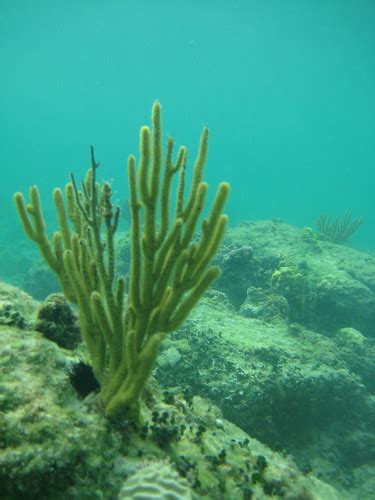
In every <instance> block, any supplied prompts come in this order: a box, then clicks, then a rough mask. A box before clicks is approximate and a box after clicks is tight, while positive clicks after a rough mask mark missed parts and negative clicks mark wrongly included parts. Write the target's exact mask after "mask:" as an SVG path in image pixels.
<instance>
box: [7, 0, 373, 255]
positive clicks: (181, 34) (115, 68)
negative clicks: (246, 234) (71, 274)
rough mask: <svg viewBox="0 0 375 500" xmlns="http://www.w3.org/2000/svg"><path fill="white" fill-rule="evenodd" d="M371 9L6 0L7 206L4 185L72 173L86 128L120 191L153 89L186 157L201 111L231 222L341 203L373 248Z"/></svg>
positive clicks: (84, 157) (47, 181) (289, 217)
mask: <svg viewBox="0 0 375 500" xmlns="http://www.w3.org/2000/svg"><path fill="white" fill-rule="evenodd" d="M374 21H375V4H374V2H373V1H371V0H369V1H364V0H355V1H354V0H340V1H336V0H335V1H333V0H327V1H316V2H311V1H302V0H298V1H297V0H288V1H283V2H281V1H276V0H270V1H268V2H264V1H260V0H257V1H255V0H253V1H245V0H239V1H235V0H233V1H231V2H224V1H215V2H214V1H208V0H206V1H203V2H197V1H193V2H186V1H179V0H174V1H166V0H163V1H157V2H151V1H145V0H141V1H139V0H137V1H109V2H102V1H95V0H94V1H84V0H80V1H78V2H77V1H72V0H71V1H64V2H62V1H59V0H57V1H54V2H51V1H41V0H36V1H27V0H22V1H20V0H12V1H10V0H2V1H1V11H0V37H1V44H0V57H1V74H2V77H1V79H0V100H1V116H0V126H1V130H2V134H1V139H0V157H1V164H2V193H1V205H2V214H3V217H4V219H5V220H6V222H7V223H8V222H9V221H11V222H12V221H13V220H14V221H15V220H16V219H15V216H14V209H13V205H12V201H11V195H12V193H13V192H14V191H16V190H25V189H26V188H27V187H28V186H29V185H30V184H34V183H36V184H38V185H39V187H40V189H41V191H42V193H43V197H44V199H45V200H47V202H48V203H49V199H50V194H49V193H50V191H51V189H52V188H53V187H55V186H58V185H62V184H63V183H65V181H66V180H67V176H68V174H69V172H70V171H71V170H74V171H75V172H76V174H77V175H78V176H81V175H83V173H84V172H85V170H86V168H87V166H88V151H89V145H90V144H94V145H95V148H96V154H97V157H98V160H100V161H101V164H102V167H103V168H102V171H101V173H102V176H103V178H110V179H113V181H114V189H115V190H117V191H118V193H119V196H121V195H122V194H125V193H126V188H125V186H126V184H125V182H126V180H125V177H124V164H125V161H126V158H127V155H128V154H129V153H133V152H137V147H138V146H137V144H138V130H139V127H140V125H142V124H144V123H147V122H148V120H149V113H150V108H151V105H152V102H153V101H154V100H155V99H159V100H160V101H161V102H162V105H163V111H164V129H165V132H166V133H171V134H172V135H173V137H174V138H175V139H176V141H177V142H178V143H179V144H180V143H184V144H186V145H187V146H188V147H189V148H190V149H191V150H192V152H191V157H192V156H193V154H194V153H193V152H194V150H195V148H196V146H197V140H198V135H199V133H200V131H201V129H202V127H203V126H204V125H208V126H209V128H210V131H211V141H210V156H209V162H208V166H207V179H208V180H209V182H211V183H212V184H213V185H214V184H216V183H217V182H218V181H220V180H227V181H229V182H230V183H231V185H232V196H231V200H230V205H229V214H230V216H231V220H232V222H235V221H238V220H242V219H267V218H273V217H274V218H279V219H282V220H284V221H285V222H287V223H290V224H293V225H298V226H300V227H304V226H313V225H314V220H315V219H316V217H317V216H318V215H319V214H320V213H321V212H329V213H332V214H334V215H342V214H343V213H344V212H345V210H347V209H348V210H351V212H352V214H353V216H355V217H359V216H362V217H364V220H365V222H364V224H363V225H362V227H361V228H360V229H359V231H358V233H357V234H356V235H355V236H354V238H353V239H352V242H353V244H355V245H356V246H358V247H359V248H363V249H369V250H373V249H374V248H375V210H374V202H373V193H374V183H375V147H374V130H375V93H374V83H375V59H374V57H373V48H374V46H375V30H374V29H373V28H374ZM3 234H8V233H6V231H5V232H3ZM17 234H18V233H17V232H16V229H14V232H12V235H13V237H14V238H16V235H17ZM19 236H20V238H21V237H22V238H23V236H21V230H19Z"/></svg>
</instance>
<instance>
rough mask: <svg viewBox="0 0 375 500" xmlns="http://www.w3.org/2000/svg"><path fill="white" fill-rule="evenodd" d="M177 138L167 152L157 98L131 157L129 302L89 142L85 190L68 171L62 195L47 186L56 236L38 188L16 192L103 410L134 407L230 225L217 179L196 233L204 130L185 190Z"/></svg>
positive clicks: (212, 270) (113, 211)
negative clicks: (72, 315)
mask: <svg viewBox="0 0 375 500" xmlns="http://www.w3.org/2000/svg"><path fill="white" fill-rule="evenodd" d="M173 146H174V144H173V140H172V139H171V138H169V139H168V143H167V151H166V154H165V159H164V160H163V151H162V127H161V106H160V104H159V103H158V102H155V104H154V105H153V108H152V129H150V128H149V127H143V128H142V129H141V131H140V151H141V154H140V159H139V164H138V168H137V166H136V160H135V157H134V156H129V160H128V176H129V186H130V193H131V200H130V206H131V236H130V239H131V265H130V276H129V286H128V296H127V299H126V300H125V290H126V284H125V278H124V277H118V276H116V253H115V248H114V244H115V243H114V237H115V233H116V230H117V227H118V222H119V217H120V209H119V208H118V207H114V206H113V204H112V200H111V197H112V190H111V186H110V184H109V183H108V182H105V183H104V184H102V185H100V184H99V183H98V182H97V180H96V171H97V168H98V167H99V163H97V162H96V160H95V157H94V150H93V148H91V168H90V170H89V171H88V173H87V175H86V178H85V180H84V182H83V183H82V190H81V191H79V189H78V187H77V184H76V181H75V179H74V176H73V175H72V176H71V181H70V182H69V183H68V184H67V185H66V188H65V197H64V194H63V192H62V191H61V190H60V189H56V190H55V191H54V192H53V200H54V203H55V206H56V211H57V218H58V223H59V231H57V232H55V233H54V235H53V238H52V241H50V240H49V239H48V236H47V233H46V227H45V222H44V217H43V212H42V208H41V204H40V197H39V192H38V188H37V187H36V186H33V187H32V188H31V189H30V203H29V204H27V203H26V202H25V200H24V198H23V195H22V194H21V193H16V194H15V195H14V201H15V204H16V207H17V210H18V214H19V216H20V219H21V222H22V224H23V228H24V230H25V233H26V235H27V236H28V237H29V238H30V239H31V240H33V241H34V242H35V243H36V244H37V246H38V248H39V250H40V253H41V255H42V256H43V258H44V259H45V261H46V262H47V264H48V265H49V266H50V268H51V269H52V270H53V271H54V272H55V274H56V275H57V277H58V279H59V283H60V285H61V287H62V290H63V293H64V295H65V297H66V298H67V299H68V300H69V301H70V302H71V303H73V304H77V306H78V309H79V320H80V328H81V334H82V338H83V340H84V342H85V344H86V346H87V348H88V351H89V354H90V360H91V364H92V368H93V371H94V374H95V376H96V378H97V380H98V381H99V383H100V386H101V391H100V399H101V401H102V403H103V405H104V407H105V412H106V414H107V415H108V416H119V415H121V414H123V413H124V411H125V410H129V408H131V410H132V411H133V412H134V413H137V412H138V411H139V399H140V398H141V396H142V393H143V389H144V387H145V384H146V382H147V379H148V378H149V375H150V373H151V370H152V368H153V366H154V363H155V359H156V357H157V354H158V350H159V346H160V344H161V342H162V341H163V340H164V338H165V336H166V335H167V334H168V333H170V332H173V331H174V330H176V329H177V328H178V327H179V326H180V325H181V324H182V323H183V321H184V320H185V319H186V317H187V316H188V314H189V313H190V311H191V309H192V308H193V307H194V306H195V304H196V303H197V302H198V300H199V299H200V298H201V296H202V295H203V294H204V292H205V291H206V290H207V289H208V288H209V286H210V285H211V283H212V282H213V281H214V280H215V279H216V278H217V277H218V276H219V274H220V271H219V269H218V268H217V267H216V266H210V262H211V260H212V258H213V256H214V255H215V253H216V251H217V249H218V247H219V244H220V242H221V239H222V237H223V235H224V231H225V227H226V224H227V216H226V215H223V213H222V212H223V209H224V205H225V201H226V199H227V196H228V192H229V185H228V184H227V183H221V184H220V186H219V187H218V190H217V193H216V197H215V199H214V201H213V203H212V207H211V211H210V213H209V215H208V217H207V218H205V219H204V220H203V222H202V226H201V227H202V233H201V237H200V239H198V240H196V241H195V240H194V237H195V229H196V226H197V223H198V219H199V217H200V215H201V213H202V211H203V209H204V206H205V198H206V194H207V190H208V185H207V183H205V182H204V181H203V173H204V166H205V162H206V157H207V148H208V130H207V129H204V131H203V133H202V136H201V140H200V146H199V151H198V155H197V158H196V161H195V165H194V170H193V179H192V182H191V188H190V192H189V193H188V196H187V197H185V196H184V195H185V169H186V161H187V149H186V148H185V147H181V148H180V149H179V151H178V154H177V159H176V162H175V163H174V162H173ZM176 174H179V181H178V186H177V201H176V206H175V209H174V212H173V214H172V217H171V206H170V205H171V200H170V198H171V186H172V181H173V177H174V176H175V175H176ZM159 211H160V224H159V221H158V214H159ZM102 232H104V233H105V237H104V239H102ZM193 240H194V241H193Z"/></svg>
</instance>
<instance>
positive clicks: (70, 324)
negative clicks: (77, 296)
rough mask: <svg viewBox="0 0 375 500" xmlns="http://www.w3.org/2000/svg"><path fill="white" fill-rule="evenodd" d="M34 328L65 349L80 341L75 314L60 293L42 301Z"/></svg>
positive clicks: (71, 347) (74, 345)
mask: <svg viewBox="0 0 375 500" xmlns="http://www.w3.org/2000/svg"><path fill="white" fill-rule="evenodd" d="M34 328H35V330H37V331H38V332H40V333H42V334H43V335H44V336H45V337H46V338H47V339H49V340H52V341H53V342H56V344H58V345H59V346H60V347H64V348H65V349H73V348H74V347H76V346H77V345H78V344H79V342H80V341H81V334H80V330H79V323H78V319H77V316H76V315H75V314H74V313H73V311H72V309H71V307H70V306H69V304H68V302H67V300H66V298H65V297H64V295H62V294H60V293H53V294H51V295H49V296H48V297H47V299H46V300H45V301H44V302H43V303H42V305H41V306H40V308H39V309H38V314H37V320H36V322H35V324H34Z"/></svg>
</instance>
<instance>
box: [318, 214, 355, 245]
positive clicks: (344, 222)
mask: <svg viewBox="0 0 375 500" xmlns="http://www.w3.org/2000/svg"><path fill="white" fill-rule="evenodd" d="M362 223H363V218H362V217H358V218H355V219H353V218H352V214H351V213H350V212H349V211H347V212H345V214H344V215H343V216H342V217H333V216H332V215H329V214H325V213H323V214H320V215H319V217H318V218H317V220H316V222H315V225H316V228H317V229H318V231H319V232H320V233H322V234H324V235H325V236H326V237H327V238H328V239H329V241H332V242H333V243H344V242H345V241H347V240H348V239H349V238H350V236H351V235H352V234H353V233H354V232H355V231H357V229H358V228H359V226H360V225H361V224H362Z"/></svg>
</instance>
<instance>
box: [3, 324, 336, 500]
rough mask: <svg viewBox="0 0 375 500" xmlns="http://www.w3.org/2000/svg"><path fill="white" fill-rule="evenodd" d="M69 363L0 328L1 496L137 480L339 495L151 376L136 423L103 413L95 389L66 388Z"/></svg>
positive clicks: (213, 494) (86, 492) (196, 491)
mask: <svg viewBox="0 0 375 500" xmlns="http://www.w3.org/2000/svg"><path fill="white" fill-rule="evenodd" d="M76 362H77V359H76V357H75V354H74V353H72V352H70V351H66V350H64V349H61V348H59V346H58V345H57V344H55V343H54V342H51V341H49V340H48V339H45V338H43V337H42V336H41V335H40V334H38V333H36V332H33V331H29V330H20V329H18V328H10V327H1V328H0V375H1V386H0V389H1V390H0V484H1V488H2V490H1V495H2V497H3V498H5V499H15V498H17V499H21V500H23V499H25V500H26V499H30V498H43V499H47V500H49V499H51V500H52V499H57V500H60V499H61V500H62V499H67V498H69V499H77V500H81V499H85V498H87V499H108V500H110V499H113V498H127V497H129V495H132V496H130V497H129V498H138V496H137V495H138V494H139V495H141V496H140V497H139V498H142V495H143V494H144V492H145V491H144V489H145V488H147V489H149V488H151V489H153V490H154V491H155V488H156V489H157V491H158V493H157V494H158V495H159V496H157V497H156V498H171V496H165V497H164V496H160V495H161V494H162V495H164V493H165V494H166V495H170V494H173V495H179V496H177V497H176V498H206V499H209V498H215V499H218V500H227V499H228V500H229V499H233V500H236V499H238V500H243V498H249V497H251V498H252V499H264V498H268V497H270V498H305V497H306V498H311V499H316V500H336V499H338V498H339V497H338V494H337V492H336V491H335V489H334V488H332V487H330V486H328V485H326V484H324V483H323V482H321V481H319V480H318V479H316V478H314V477H309V476H305V475H304V474H302V473H301V472H300V471H299V470H298V468H297V467H296V466H295V464H294V463H293V460H292V459H291V458H290V457H285V456H283V455H281V454H278V453H274V452H272V451H271V450H270V449H269V448H267V447H266V446H264V445H262V444H261V443H259V442H258V441H256V440H255V439H252V438H250V437H249V436H248V435H247V434H246V433H244V432H243V431H241V430H240V429H238V428H237V427H236V426H235V425H234V424H231V423H230V422H227V421H225V419H223V417H222V414H221V412H220V410H219V409H218V408H217V407H215V406H214V405H212V403H210V402H207V401H205V400H203V399H201V398H199V397H193V398H188V399H185V398H184V397H183V396H182V394H181V393H179V392H178V391H177V392H176V391H164V392H163V391H161V390H160V388H159V387H158V385H157V384H156V383H152V384H151V385H150V386H149V387H148V389H147V393H146V403H147V404H146V407H145V408H144V413H143V414H144V425H143V426H142V427H141V428H137V427H135V426H134V424H132V423H131V421H128V420H127V419H126V418H125V416H124V418H123V419H121V420H118V421H116V422H110V421H108V420H107V419H105V418H104V416H103V411H102V409H101V406H100V405H98V404H97V402H96V398H95V394H91V395H90V396H89V397H88V398H86V400H82V399H81V398H79V397H78V395H77V394H76V393H75V391H74V390H73V388H72V386H71V384H70V381H69V380H70V371H71V369H72V368H73V366H74V365H75V363H76ZM152 464H157V465H152ZM161 491H163V492H164V493H160V492H161ZM120 492H121V493H120ZM147 494H148V493H147ZM189 495H190V496H189ZM143 498H152V497H148V496H146V497H144V496H143ZM172 498H173V497H172Z"/></svg>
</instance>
